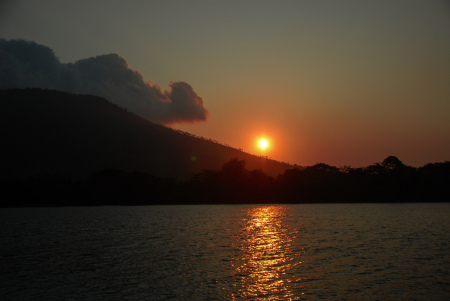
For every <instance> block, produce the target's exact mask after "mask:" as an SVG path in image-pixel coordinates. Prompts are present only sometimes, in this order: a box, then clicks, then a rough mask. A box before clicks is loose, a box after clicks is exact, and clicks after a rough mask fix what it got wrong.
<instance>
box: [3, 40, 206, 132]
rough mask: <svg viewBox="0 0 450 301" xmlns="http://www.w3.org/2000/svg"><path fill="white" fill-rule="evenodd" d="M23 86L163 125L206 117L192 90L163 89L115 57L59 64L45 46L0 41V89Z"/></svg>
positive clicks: (177, 85) (174, 84) (176, 86)
mask: <svg viewBox="0 0 450 301" xmlns="http://www.w3.org/2000/svg"><path fill="white" fill-rule="evenodd" d="M28 87H30V88H44V89H55V90H61V91H67V92H73V93H80V94H91V95H96V96H101V97H104V98H106V99H108V100H109V101H111V102H113V103H115V104H117V105H119V106H121V107H124V108H127V109H128V110H129V111H131V112H133V113H135V114H137V115H140V116H142V117H144V118H146V119H148V120H151V121H154V122H159V123H163V124H170V123H182V122H201V121H205V120H206V119H207V117H208V110H207V109H206V108H205V107H204V105H203V99H202V98H201V97H200V96H199V95H198V94H197V93H196V92H195V90H194V89H193V88H192V86H191V85H189V84H188V83H186V82H171V83H170V84H169V87H168V89H167V90H162V89H161V88H160V87H159V86H158V85H156V84H153V83H152V82H151V81H150V80H144V79H143V77H142V75H141V74H140V73H139V72H138V71H136V70H133V69H131V68H130V67H129V66H128V63H127V61H126V60H125V59H124V58H123V57H121V56H120V55H118V54H106V55H100V56H96V57H91V58H87V59H83V60H79V61H76V62H75V63H69V64H63V63H61V62H60V61H59V59H58V58H57V57H56V56H55V53H54V52H53V50H52V49H50V48H49V47H47V46H44V45H40V44H37V43H35V42H29V41H24V40H4V39H0V89H22V88H28Z"/></svg>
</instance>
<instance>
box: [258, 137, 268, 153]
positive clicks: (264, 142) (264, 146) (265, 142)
mask: <svg viewBox="0 0 450 301" xmlns="http://www.w3.org/2000/svg"><path fill="white" fill-rule="evenodd" d="M268 147H269V141H268V140H267V139H266V138H260V139H258V148H259V149H260V150H266V149H267V148H268Z"/></svg>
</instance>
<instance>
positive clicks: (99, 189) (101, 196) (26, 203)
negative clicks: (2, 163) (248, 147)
mask: <svg viewBox="0 0 450 301" xmlns="http://www.w3.org/2000/svg"><path fill="white" fill-rule="evenodd" d="M245 165H246V162H245V160H239V159H237V158H236V159H232V160H230V161H229V162H227V163H225V164H224V165H223V166H222V168H221V169H218V170H204V171H202V172H200V173H196V174H195V175H194V176H193V177H192V178H191V179H189V180H184V181H182V180H175V179H174V178H167V177H158V176H153V175H150V174H147V173H143V172H124V171H121V170H117V169H105V170H101V171H99V172H96V173H93V174H92V175H91V176H90V177H88V178H87V179H82V180H80V179H78V180H74V179H71V178H69V177H67V176H62V175H58V174H46V175H40V176H30V177H28V178H25V179H19V178H9V179H3V180H1V186H0V188H1V191H2V195H3V197H2V201H1V206H2V207H45V206H99V205H176V204H261V203H290V204H301V203H357V202H372V203H377V202H448V201H450V185H449V184H450V162H448V161H447V162H443V163H430V164H426V165H424V166H422V167H412V166H407V165H404V164H403V163H402V162H401V161H400V160H399V159H398V158H397V157H394V156H390V157H388V158H386V159H385V160H384V161H383V162H381V163H376V164H373V165H370V166H367V167H363V168H351V167H341V168H337V167H334V166H330V165H327V164H323V163H321V164H316V165H314V166H309V167H302V168H292V169H288V170H286V171H285V172H284V173H282V174H280V175H279V176H277V177H273V176H269V175H267V174H265V173H264V172H262V171H261V170H248V169H246V166H245Z"/></svg>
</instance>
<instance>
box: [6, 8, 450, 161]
mask: <svg viewBox="0 0 450 301" xmlns="http://www.w3.org/2000/svg"><path fill="white" fill-rule="evenodd" d="M449 33H450V2H448V1H444V0H442V1H434V0H423V1H418V0H404V1H403V0H390V1H384V0H377V1H375V0H373V1H372V0H371V1H365V0H359V1H345V0H343V1H338V0H329V1H322V0H314V1H307V0H305V1H302V0H298V1H286V0H285V1H283V0H280V1H264V0H259V1H254V0H246V1H233V0H229V1H218V0H205V1H181V0H166V1H162V0H161V1H138V0H127V1H124V0H123V1H119V0H108V1H106V0H97V1H85V0H78V1H61V0H40V1H21V0H18V1H2V2H0V38H1V39H5V40H11V39H23V40H26V41H34V42H35V43H37V44H40V45H45V46H46V47H48V48H49V49H51V50H52V51H53V52H54V54H55V55H56V57H57V59H58V60H59V62H60V66H62V67H64V68H66V67H67V68H69V67H70V68H73V66H80V65H81V63H80V60H83V61H81V62H85V63H86V62H94V61H92V60H90V61H89V60H86V59H88V58H95V57H97V58H96V61H95V62H96V63H97V62H98V61H100V60H106V58H109V59H110V61H114V63H115V64H116V65H117V66H119V65H120V66H121V68H122V69H123V70H122V71H123V72H124V73H126V72H128V73H127V74H134V76H135V77H137V80H139V83H140V85H144V86H145V91H144V92H142V93H144V94H145V93H146V94H151V95H152V96H151V97H153V98H152V101H153V103H156V104H159V102H164V103H167V102H173V103H174V106H172V108H171V109H170V110H172V111H170V110H169V109H164V110H166V111H168V112H169V111H170V112H179V111H180V110H182V109H183V108H188V109H192V110H193V112H194V111H195V112H194V113H195V114H197V115H195V116H197V117H195V116H194V115H192V116H194V117H192V116H191V115H190V116H188V117H186V118H184V117H183V118H184V119H183V118H178V117H174V115H173V114H175V113H167V114H166V115H164V116H163V117H161V118H160V119H157V120H156V121H158V122H162V123H165V124H167V125H169V126H171V127H173V128H176V129H180V130H183V131H186V132H189V133H192V134H195V135H199V136H203V137H206V138H210V139H214V140H218V141H220V142H221V143H224V144H227V145H230V146H233V147H235V148H241V149H243V150H245V151H248V152H250V153H254V154H258V155H264V156H268V157H271V158H273V159H276V160H279V161H284V162H289V163H291V164H294V163H295V164H298V165H304V166H305V165H306V166H309V165H313V164H316V163H326V164H330V165H334V166H344V165H347V166H353V167H360V166H367V165H370V164H373V163H375V162H381V161H383V159H385V158H386V157H387V156H390V155H393V156H397V157H398V158H399V159H400V160H402V161H403V163H405V164H408V165H413V166H422V165H424V164H426V163H433V162H443V161H448V160H450V118H449V117H450V34H449ZM107 54H116V55H114V56H104V55H107ZM99 56H102V57H99ZM76 62H78V63H76ZM69 63H76V64H69ZM71 70H72V69H71ZM77 70H78V69H77ZM89 70H90V69H89ZM130 70H132V71H133V72H134V71H137V72H139V73H135V72H134V73H133V72H132V71H130ZM77 72H78V71H77ZM136 74H137V75H136ZM139 76H141V77H139ZM141 82H143V83H144V84H141ZM180 91H181V92H180ZM116 92H117V91H115V90H114V91H112V92H111V93H110V94H107V95H112V96H111V97H113V96H114V95H119V93H116ZM177 95H178V96H177ZM124 97H125V96H122V99H123V98H124ZM155 99H156V100H155ZM127 101H128V100H123V103H121V105H123V106H127ZM158 101H159V102H158ZM131 102H132V101H131V100H130V107H131V108H132V109H134V110H135V111H136V110H139V106H138V105H137V104H133V103H131ZM175 102H177V103H178V104H180V105H177V106H175ZM149 107H150V108H151V109H153V108H154V107H153V106H149ZM180 108H181V109H180ZM147 109H148V108H147ZM188 109H186V110H188ZM199 112H200V113H199ZM145 114H146V113H144V112H143V113H142V115H145ZM170 114H172V115H170ZM198 114H200V115H201V116H200V115H198ZM146 116H147V115H145V116H144V117H146ZM198 116H200V117H198ZM148 118H150V119H151V118H156V117H154V116H153V115H151V116H150V117H148ZM263 136H264V137H266V138H267V139H268V140H269V141H270V147H269V148H268V149H267V150H266V151H261V150H258V148H257V147H256V146H257V144H256V140H257V138H259V137H263Z"/></svg>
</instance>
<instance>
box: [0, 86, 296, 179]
mask: <svg viewBox="0 0 450 301" xmlns="http://www.w3.org/2000/svg"><path fill="white" fill-rule="evenodd" d="M0 125H1V126H0V137H1V139H2V143H1V144H2V148H1V156H0V161H1V166H2V168H1V170H0V178H11V177H19V178H24V177H28V176H33V175H39V174H61V175H67V176H70V177H74V178H86V177H88V176H89V175H90V174H92V173H93V172H97V171H99V170H103V169H108V168H114V169H119V170H123V171H129V172H131V171H139V172H145V173H148V174H152V175H155V176H159V177H173V178H176V179H188V178H190V177H191V176H192V175H193V174H195V173H198V172H200V171H202V170H205V169H219V168H220V167H221V166H222V165H223V164H224V163H225V162H228V161H230V160H231V159H233V158H238V159H240V160H245V161H246V162H247V167H248V168H249V169H261V170H262V171H263V172H265V173H267V174H269V175H274V176H275V175H278V174H280V173H283V172H284V171H285V170H286V169H288V168H292V166H290V165H289V164H287V163H283V162H278V161H275V160H271V159H268V158H263V157H259V156H255V155H251V154H248V153H245V152H243V151H241V150H238V149H235V148H232V147H229V146H225V145H222V144H220V143H217V142H215V141H211V140H208V139H204V138H201V137H196V136H194V135H191V134H188V133H185V132H180V131H176V130H173V129H170V128H167V127H165V126H162V125H159V124H155V123H152V122H149V121H147V120H145V119H143V118H141V117H138V116H137V115H135V114H133V113H130V112H127V110H125V109H123V108H120V107H118V106H116V105H114V104H112V103H111V102H109V101H107V100H105V99H103V98H100V97H96V96H90V95H76V94H71V93H66V92H60V91H54V90H42V89H34V88H33V89H22V90H1V91H0Z"/></svg>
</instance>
